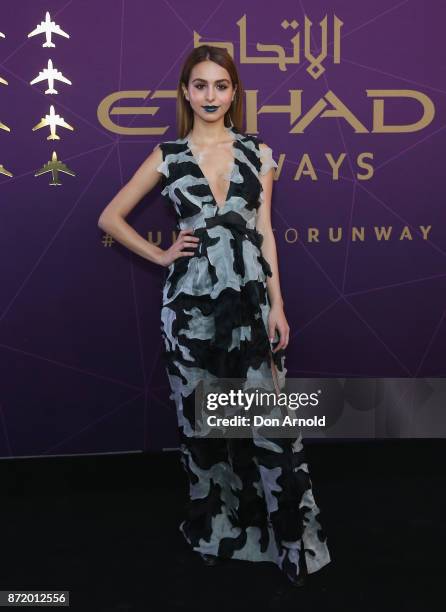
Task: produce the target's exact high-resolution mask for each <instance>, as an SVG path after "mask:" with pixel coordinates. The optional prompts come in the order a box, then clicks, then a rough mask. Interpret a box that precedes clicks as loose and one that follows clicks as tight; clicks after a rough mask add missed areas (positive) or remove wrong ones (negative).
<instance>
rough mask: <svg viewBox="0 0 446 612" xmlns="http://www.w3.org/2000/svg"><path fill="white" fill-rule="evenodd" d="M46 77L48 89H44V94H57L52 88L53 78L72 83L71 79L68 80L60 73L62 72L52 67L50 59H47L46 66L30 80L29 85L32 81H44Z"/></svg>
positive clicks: (32, 83)
mask: <svg viewBox="0 0 446 612" xmlns="http://www.w3.org/2000/svg"><path fill="white" fill-rule="evenodd" d="M46 79H48V89H47V90H46V91H45V93H46V94H57V91H56V90H55V89H54V79H56V80H58V81H62V82H63V83H68V85H72V83H71V81H69V80H68V79H67V78H66V77H64V76H63V75H62V73H61V72H60V71H59V70H57V68H53V62H52V60H50V59H49V60H48V66H47V68H44V69H43V70H41V71H40V72H39V76H36V78H35V79H33V80H32V81H30V85H34V83H39V82H40V81H45V80H46Z"/></svg>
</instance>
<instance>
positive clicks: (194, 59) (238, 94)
mask: <svg viewBox="0 0 446 612" xmlns="http://www.w3.org/2000/svg"><path fill="white" fill-rule="evenodd" d="M205 60H210V61H211V62H215V63H216V64H218V65H219V66H222V67H223V68H225V69H226V70H227V71H228V73H229V76H230V78H231V81H232V86H233V87H236V90H235V94H234V100H233V102H232V104H231V107H230V109H229V110H228V111H227V113H226V115H225V119H224V122H225V126H226V127H229V126H230V125H231V124H232V125H234V127H235V128H236V129H237V130H239V131H240V132H241V131H242V130H243V128H242V123H243V97H244V94H243V87H242V84H241V82H240V79H239V76H238V73H237V68H236V66H235V64H234V60H233V59H232V57H231V56H230V55H229V53H228V51H227V50H226V49H225V48H220V47H212V46H211V45H200V46H199V47H196V48H195V49H193V51H192V52H191V53H190V54H189V56H188V57H187V58H186V60H185V62H184V64H183V68H182V70H181V74H180V79H179V82H178V88H177V131H178V134H179V138H184V137H185V136H186V135H187V134H188V133H189V132H190V130H191V129H192V126H193V123H194V112H193V110H192V108H191V106H190V104H189V102H188V100H186V98H185V97H184V93H183V88H182V85H184V86H185V87H186V88H187V87H188V84H189V79H190V74H191V72H192V68H193V67H194V66H195V64H199V63H200V62H204V61H205Z"/></svg>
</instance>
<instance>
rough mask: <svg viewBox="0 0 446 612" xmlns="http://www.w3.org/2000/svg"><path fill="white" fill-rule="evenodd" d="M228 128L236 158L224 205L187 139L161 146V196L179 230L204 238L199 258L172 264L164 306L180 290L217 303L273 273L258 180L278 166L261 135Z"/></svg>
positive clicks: (166, 285) (197, 256)
mask: <svg viewBox="0 0 446 612" xmlns="http://www.w3.org/2000/svg"><path fill="white" fill-rule="evenodd" d="M226 129H227V130H228V132H229V133H230V134H231V135H232V137H233V149H232V150H233V155H234V159H233V163H232V167H231V170H230V173H229V174H228V176H227V179H228V181H229V186H228V191H227V197H226V201H225V202H224V203H223V205H219V204H217V202H216V201H215V198H214V196H213V193H212V191H211V187H210V185H209V182H208V180H207V178H206V177H205V176H204V174H203V172H202V170H201V168H200V165H199V164H198V163H197V160H196V158H195V156H194V154H193V152H192V149H191V145H190V142H189V140H188V138H187V137H185V138H179V139H177V140H173V141H166V142H163V143H161V144H160V145H159V147H160V148H161V150H162V153H163V161H162V163H161V164H160V165H159V166H158V168H157V169H158V171H159V172H160V173H162V175H163V178H162V191H161V193H162V195H163V196H164V197H165V198H167V199H168V201H169V202H171V203H172V204H173V206H174V209H175V212H176V216H177V229H178V230H182V229H187V228H192V229H193V230H194V235H195V236H198V237H199V238H200V241H199V247H198V248H196V251H195V255H193V256H184V257H180V258H178V259H176V260H175V261H174V262H173V263H172V264H171V265H170V266H169V268H168V275H167V278H166V281H165V285H164V288H163V304H164V305H166V304H168V303H169V302H171V301H172V300H174V299H175V298H176V297H177V296H178V295H179V294H180V293H181V292H182V293H185V294H188V295H195V296H199V295H209V296H210V297H211V298H212V299H215V298H216V297H217V296H218V295H219V294H220V292H221V291H222V290H223V289H225V288H227V287H232V288H234V289H236V290H240V288H241V287H243V286H245V285H246V284H247V283H248V282H249V281H252V280H254V281H265V279H266V277H267V276H270V275H271V270H270V267H269V264H268V262H267V261H266V260H265V259H264V257H263V255H262V251H261V244H262V240H263V236H262V235H261V234H260V233H259V232H258V231H257V230H256V218H257V210H258V208H259V206H260V205H261V204H262V202H263V189H262V183H261V181H260V176H261V175H263V174H265V173H266V172H268V170H270V169H271V168H276V167H277V163H276V162H275V161H274V159H273V157H272V151H271V149H270V147H267V146H266V145H265V146H263V147H260V146H259V145H260V143H261V142H262V141H261V140H260V139H259V138H258V137H255V136H248V135H243V134H242V133H240V132H239V131H238V130H236V129H235V128H234V127H232V128H226ZM186 250H187V249H186ZM189 250H190V249H189Z"/></svg>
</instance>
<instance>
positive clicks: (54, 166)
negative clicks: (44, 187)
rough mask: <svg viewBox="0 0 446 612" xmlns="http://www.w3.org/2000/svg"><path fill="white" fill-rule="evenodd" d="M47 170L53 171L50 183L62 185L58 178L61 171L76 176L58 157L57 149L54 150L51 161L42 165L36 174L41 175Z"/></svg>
mask: <svg viewBox="0 0 446 612" xmlns="http://www.w3.org/2000/svg"><path fill="white" fill-rule="evenodd" d="M46 172H51V175H52V180H51V181H50V182H49V184H50V185H62V183H60V182H59V180H58V179H59V172H65V174H69V175H70V176H76V175H75V173H74V172H73V171H72V170H70V169H69V168H68V167H67V166H66V165H65V164H63V163H62V162H61V161H59V160H58V159H57V155H56V151H53V155H52V158H51V161H49V162H48V163H46V164H45V165H44V166H42V167H41V168H40V170H37V172H36V173H35V174H34V176H40V175H41V174H45V173H46Z"/></svg>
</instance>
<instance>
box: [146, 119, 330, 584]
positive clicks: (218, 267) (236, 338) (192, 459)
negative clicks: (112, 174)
mask: <svg viewBox="0 0 446 612" xmlns="http://www.w3.org/2000/svg"><path fill="white" fill-rule="evenodd" d="M226 129H227V131H228V133H229V134H231V135H232V137H233V142H232V147H233V148H232V149H231V151H232V152H233V160H232V164H231V169H230V172H229V173H228V174H227V176H226V179H227V181H228V193H227V196H226V201H225V202H224V204H223V205H221V204H217V202H216V200H215V198H214V196H213V193H212V190H211V187H210V184H209V181H208V180H207V178H206V177H205V175H204V174H203V172H202V170H201V167H200V165H199V161H197V157H196V155H194V153H193V152H192V151H193V148H194V145H193V144H192V143H190V142H189V138H188V137H187V136H186V137H185V138H179V139H177V140H172V141H166V142H162V143H161V144H159V145H157V146H159V147H160V148H161V150H162V153H163V162H162V163H161V164H160V165H159V166H158V168H157V170H158V171H159V172H160V173H161V174H162V179H161V180H162V183H161V185H162V188H163V189H162V192H161V193H162V195H163V196H164V197H165V198H167V200H168V201H169V202H170V204H171V205H173V207H174V209H175V212H176V216H177V229H178V230H181V229H186V228H194V235H195V236H198V237H199V238H200V241H199V243H198V244H199V246H198V247H185V250H192V249H193V248H195V249H196V250H195V254H194V255H193V256H183V257H179V258H178V259H176V260H175V261H174V262H173V263H172V264H171V265H170V266H169V268H168V273H167V276H166V280H165V284H164V288H163V306H162V310H161V322H162V325H161V332H162V337H163V340H164V344H165V357H166V364H167V366H166V370H167V375H168V378H169V383H170V386H171V389H172V394H171V395H170V398H171V399H172V400H174V401H175V404H176V412H177V418H178V426H179V435H180V443H181V461H182V465H183V467H184V469H185V471H186V474H187V477H188V483H189V497H190V501H189V503H188V506H187V508H186V516H185V519H184V520H183V521H182V523H181V524H180V526H179V528H180V531H181V532H182V534H183V535H184V537H185V539H186V541H187V542H188V543H189V544H190V545H191V546H192V548H193V550H195V551H198V552H201V553H205V554H212V555H217V556H219V557H225V558H233V559H244V560H248V561H270V562H273V563H275V564H276V565H278V566H279V567H280V568H281V569H282V570H283V572H284V573H285V575H286V576H287V577H289V578H291V579H293V578H296V577H297V576H298V575H299V574H300V572H302V571H304V570H305V569H306V571H307V572H308V573H312V572H316V571H317V570H319V569H320V568H322V567H323V566H325V565H326V564H327V563H329V562H330V560H331V559H330V554H329V550H328V547H327V537H326V534H325V533H324V530H323V528H322V526H321V522H320V511H319V508H318V506H317V505H316V502H315V499H314V497H313V491H312V483H311V479H310V476H309V471H308V465H307V462H306V458H305V453H304V448H303V445H302V440H301V438H302V434H301V433H300V432H299V435H298V437H297V439H291V438H287V439H282V438H280V439H278V438H275V439H265V438H260V437H259V438H252V437H247V438H232V439H225V438H223V439H216V438H204V437H201V438H200V437H194V436H193V435H192V428H191V423H192V422H193V420H192V419H193V415H194V393H195V387H196V386H197V384H198V382H199V381H200V380H201V379H203V380H204V379H205V378H206V377H209V376H210V377H222V378H239V379H240V378H246V380H248V381H251V380H252V381H253V383H254V384H255V383H256V382H258V380H259V379H261V378H264V377H270V378H271V377H272V378H273V380H274V381H275V389H276V391H278V389H279V390H280V389H282V388H283V385H284V380H285V373H286V368H285V366H284V361H285V357H284V354H283V352H284V351H283V350H280V351H277V352H275V353H273V352H272V351H271V346H270V343H269V338H268V333H267V329H268V328H267V320H268V313H269V309H270V302H269V298H268V294H267V291H266V277H267V275H269V276H271V269H270V267H269V264H268V262H267V261H266V260H265V259H264V258H263V256H262V252H261V248H260V247H261V244H262V239H263V237H262V235H261V234H260V233H259V232H258V231H257V230H256V215H257V209H258V207H259V206H260V205H261V203H262V201H263V190H262V184H261V182H260V180H259V176H260V175H261V174H264V173H266V172H267V171H268V170H270V168H272V167H277V164H276V162H275V161H274V160H273V158H272V151H271V149H270V148H269V147H266V145H264V146H263V147H259V144H260V143H261V142H262V141H261V140H260V139H259V138H258V137H255V136H249V135H245V134H242V133H241V132H239V131H238V130H237V129H236V128H235V127H231V128H226ZM274 340H275V341H277V340H278V334H277V332H276V337H275V339H274ZM188 417H189V418H188ZM302 551H304V555H302ZM304 564H305V565H304Z"/></svg>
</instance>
